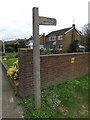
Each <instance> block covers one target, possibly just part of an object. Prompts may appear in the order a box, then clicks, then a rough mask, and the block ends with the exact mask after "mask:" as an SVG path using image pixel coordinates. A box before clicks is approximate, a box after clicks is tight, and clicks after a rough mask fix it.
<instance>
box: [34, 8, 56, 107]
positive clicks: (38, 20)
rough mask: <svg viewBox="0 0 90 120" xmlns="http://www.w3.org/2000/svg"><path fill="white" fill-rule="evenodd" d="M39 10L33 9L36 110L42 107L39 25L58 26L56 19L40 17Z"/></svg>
mask: <svg viewBox="0 0 90 120" xmlns="http://www.w3.org/2000/svg"><path fill="white" fill-rule="evenodd" d="M38 13H39V12H38V8H36V7H34V8H33V79H34V95H35V107H36V109H38V108H40V107H41V90H40V49H39V46H40V45H39V25H56V19H52V18H46V17H40V16H39V15H38Z"/></svg>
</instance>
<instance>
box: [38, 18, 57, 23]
mask: <svg viewBox="0 0 90 120" xmlns="http://www.w3.org/2000/svg"><path fill="white" fill-rule="evenodd" d="M39 25H56V19H53V18H48V17H39Z"/></svg>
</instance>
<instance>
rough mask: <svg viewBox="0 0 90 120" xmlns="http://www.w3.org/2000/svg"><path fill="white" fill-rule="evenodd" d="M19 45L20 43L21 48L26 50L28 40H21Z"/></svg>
mask: <svg viewBox="0 0 90 120" xmlns="http://www.w3.org/2000/svg"><path fill="white" fill-rule="evenodd" d="M18 43H19V47H20V48H25V47H26V39H19V40H18Z"/></svg>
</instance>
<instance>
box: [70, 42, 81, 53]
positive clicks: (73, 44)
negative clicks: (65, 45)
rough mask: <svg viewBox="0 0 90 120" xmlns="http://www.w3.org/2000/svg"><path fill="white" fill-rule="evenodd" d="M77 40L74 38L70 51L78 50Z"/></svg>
mask: <svg viewBox="0 0 90 120" xmlns="http://www.w3.org/2000/svg"><path fill="white" fill-rule="evenodd" d="M78 43H79V40H74V41H73V42H72V43H71V45H70V52H78V49H79V46H78Z"/></svg>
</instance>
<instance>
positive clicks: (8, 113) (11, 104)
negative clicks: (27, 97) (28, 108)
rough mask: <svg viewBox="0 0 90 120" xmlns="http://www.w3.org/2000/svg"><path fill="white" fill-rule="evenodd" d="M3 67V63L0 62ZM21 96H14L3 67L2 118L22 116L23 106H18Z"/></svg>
mask: <svg viewBox="0 0 90 120" xmlns="http://www.w3.org/2000/svg"><path fill="white" fill-rule="evenodd" d="M0 67H1V63H0ZM18 103H19V98H17V97H15V96H14V90H13V89H12V87H11V85H10V83H9V81H8V77H7V75H6V72H5V69H4V68H3V67H2V118H22V113H23V108H22V107H21V106H18V105H17V104H18Z"/></svg>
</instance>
